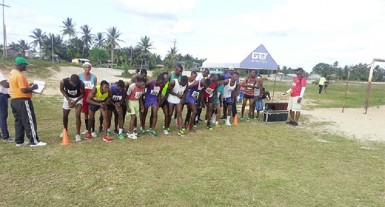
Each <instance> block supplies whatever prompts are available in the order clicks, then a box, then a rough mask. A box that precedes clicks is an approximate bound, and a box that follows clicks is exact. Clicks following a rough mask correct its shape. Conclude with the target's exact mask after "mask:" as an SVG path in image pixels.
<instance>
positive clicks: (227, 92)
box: [223, 80, 237, 98]
mask: <svg viewBox="0 0 385 207" xmlns="http://www.w3.org/2000/svg"><path fill="white" fill-rule="evenodd" d="M230 83H231V80H230V81H229V83H228V84H227V85H225V88H224V93H223V98H229V97H231V92H232V91H234V89H235V87H236V86H237V82H234V85H233V86H230Z"/></svg>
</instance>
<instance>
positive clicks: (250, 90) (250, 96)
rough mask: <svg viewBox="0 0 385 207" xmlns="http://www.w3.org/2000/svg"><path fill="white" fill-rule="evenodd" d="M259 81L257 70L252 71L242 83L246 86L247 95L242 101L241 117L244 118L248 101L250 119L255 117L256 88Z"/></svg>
mask: <svg viewBox="0 0 385 207" xmlns="http://www.w3.org/2000/svg"><path fill="white" fill-rule="evenodd" d="M256 83H257V77H256V75H255V70H251V71H250V75H249V77H247V78H246V80H245V81H244V82H243V83H241V85H242V86H243V87H245V95H244V99H243V103H242V110H241V119H244V116H243V115H244V113H245V107H246V103H247V101H248V102H249V114H248V119H250V118H252V119H253V118H254V108H255V107H254V88H255V87H256V86H255V85H256Z"/></svg>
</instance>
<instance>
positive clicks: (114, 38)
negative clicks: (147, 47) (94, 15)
mask: <svg viewBox="0 0 385 207" xmlns="http://www.w3.org/2000/svg"><path fill="white" fill-rule="evenodd" d="M120 35H121V33H120V32H119V30H118V29H117V28H116V27H110V28H108V29H107V47H108V48H110V49H111V64H112V65H113V64H114V49H115V47H119V43H118V42H121V41H122V40H120V39H119V37H120Z"/></svg>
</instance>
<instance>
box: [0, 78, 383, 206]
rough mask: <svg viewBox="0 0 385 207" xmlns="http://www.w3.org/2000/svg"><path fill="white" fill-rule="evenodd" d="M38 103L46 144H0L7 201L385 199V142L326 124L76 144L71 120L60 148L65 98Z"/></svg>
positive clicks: (311, 95)
mask: <svg viewBox="0 0 385 207" xmlns="http://www.w3.org/2000/svg"><path fill="white" fill-rule="evenodd" d="M265 86H266V87H267V88H271V86H272V83H271V82H266V84H265ZM288 87H290V83H278V84H277V89H276V91H279V92H280V93H282V91H284V90H287V89H288ZM384 87H385V85H373V88H372V89H373V93H372V94H371V101H370V105H371V106H377V105H384V104H385V101H384V99H383V97H384V92H383V91H384V90H383V88H384ZM344 89H345V88H344V83H343V82H341V83H336V84H330V88H329V90H328V94H327V95H323V96H319V95H318V92H317V90H318V86H310V85H309V86H308V89H307V92H306V99H308V100H309V101H310V102H311V103H312V104H311V105H309V106H306V108H307V109H312V108H319V107H326V108H328V107H341V104H342V102H343V100H344V98H343V95H344ZM365 89H366V88H365V85H363V84H352V85H351V86H350V89H349V91H350V92H349V96H348V98H347V100H346V106H347V107H362V106H363V103H364V95H365ZM269 90H270V91H271V89H269ZM33 101H34V105H35V110H36V114H37V119H38V129H39V130H38V133H39V136H40V138H41V139H42V141H45V142H48V146H46V147H42V148H31V147H29V146H26V147H15V145H14V144H12V143H0V155H1V156H0V163H1V164H0V165H1V167H0V183H1V188H0V206H4V207H7V206H385V185H384V180H385V173H384V171H385V144H384V143H375V142H359V141H355V140H350V139H346V138H344V137H341V136H337V135H334V134H329V133H328V132H326V131H325V132H324V131H322V130H312V129H313V128H319V129H322V127H323V125H324V124H326V123H310V125H309V126H300V127H298V128H295V127H291V126H289V125H286V124H284V123H274V124H266V123H262V122H257V121H251V122H240V124H239V125H238V126H232V127H225V126H221V127H219V128H215V129H214V130H213V131H208V130H206V129H205V128H204V126H203V125H200V126H199V127H198V129H197V132H196V133H195V134H188V135H186V136H185V137H183V138H181V137H179V136H177V135H176V130H175V127H174V126H173V128H172V129H173V131H172V134H171V135H169V136H165V135H163V134H160V135H159V136H158V137H156V138H154V137H151V136H150V135H144V136H142V137H140V138H139V139H138V140H119V139H117V137H116V136H113V138H114V140H113V142H112V143H105V142H103V141H102V140H101V136H99V137H98V138H95V139H92V140H86V141H82V142H79V143H74V142H73V140H74V120H71V121H70V126H72V128H71V129H72V130H70V132H69V134H70V139H71V142H72V143H71V144H70V145H69V146H62V145H61V144H60V143H61V138H59V134H60V132H61V130H62V123H61V120H62V118H61V113H62V111H61V104H62V103H61V101H62V98H61V97H43V96H35V97H34V98H33ZM72 113H73V112H72ZM160 114H161V112H160ZM70 116H71V117H72V118H73V117H74V114H71V115H70ZM161 117H162V116H161ZM303 119H307V117H303ZM128 120H129V119H128ZM159 122H160V123H159V124H158V125H159V126H160V127H159V128H161V126H162V125H163V121H162V120H161V121H159ZM126 126H127V125H126ZM9 128H10V130H11V134H13V131H14V130H13V128H14V127H13V117H12V114H10V119H9ZM158 131H159V132H160V130H159V129H158ZM320 140H322V141H320Z"/></svg>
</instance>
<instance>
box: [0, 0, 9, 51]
mask: <svg viewBox="0 0 385 207" xmlns="http://www.w3.org/2000/svg"><path fill="white" fill-rule="evenodd" d="M0 6H2V7H3V59H4V58H7V30H6V27H5V18H4V16H5V15H4V13H5V12H4V7H8V8H9V7H10V6H9V5H5V4H4V0H3V3H2V4H0Z"/></svg>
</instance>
